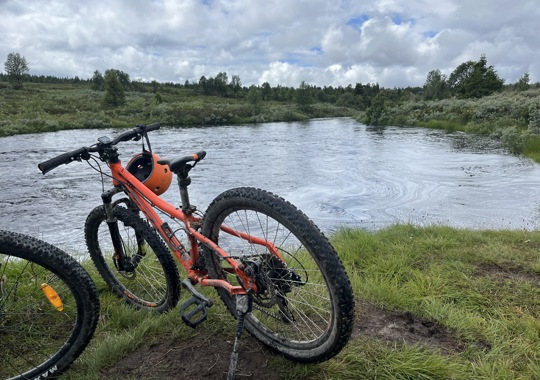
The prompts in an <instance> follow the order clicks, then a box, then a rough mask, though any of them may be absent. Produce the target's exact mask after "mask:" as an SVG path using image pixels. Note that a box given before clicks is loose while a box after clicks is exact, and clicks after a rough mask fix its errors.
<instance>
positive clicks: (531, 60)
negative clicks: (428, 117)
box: [0, 0, 540, 87]
mask: <svg viewBox="0 0 540 380" xmlns="http://www.w3.org/2000/svg"><path fill="white" fill-rule="evenodd" d="M539 16H540V10H539V7H538V6H537V4H536V2H535V1H534V0H523V1H519V2H516V1H510V0H478V1H475V2H470V1H466V0H439V1H438V2H436V3H433V2H432V1H431V0H419V1H414V2H404V1H398V0H366V1H363V2H358V1H354V0H333V1H330V0H311V1H308V0H298V1H289V0H268V1H265V2H264V4H263V3H260V2H253V1H249V0H182V1H175V0H151V1H147V0H108V1H104V0H93V1H91V2H87V1H83V0H73V1H69V0H51V1H46V2H44V1H40V0H7V1H6V0H3V1H2V0H0V19H1V20H2V23H0V35H1V36H2V38H1V39H0V59H3V58H2V57H7V54H9V53H10V52H13V51H16V52H19V53H21V54H22V55H23V56H25V57H26V58H27V60H28V62H29V66H30V71H31V73H33V74H44V75H57V76H62V77H64V76H75V75H77V76H79V77H83V78H85V77H91V76H92V74H93V72H94V71H95V70H100V71H102V72H103V71H104V70H106V69H108V68H117V69H120V70H123V71H125V72H127V73H128V74H130V76H131V77H132V78H139V79H143V80H152V79H156V80H158V81H172V82H180V83H183V82H184V81H185V80H190V81H197V80H198V79H199V78H200V76H202V75H206V76H215V75H216V74H217V73H219V72H226V73H227V74H228V75H229V78H230V77H231V76H232V75H239V76H240V78H241V80H242V83H243V84H244V85H247V86H249V85H251V84H260V83H263V82H269V83H271V84H272V85H277V84H281V85H285V86H295V87H296V86H298V85H299V84H300V83H301V82H302V81H305V82H307V83H310V84H315V85H318V86H347V85H348V84H352V85H353V86H354V85H355V84H356V83H357V82H361V83H379V84H380V85H381V86H385V87H395V86H397V87H404V86H421V85H422V84H423V83H424V81H425V78H426V76H427V73H428V72H429V71H431V70H434V69H439V70H441V71H442V72H443V73H446V74H449V73H450V72H451V71H452V70H454V69H455V67H456V66H457V65H459V64H460V63H462V62H465V61H467V60H471V59H472V60H478V59H479V57H480V56H481V55H482V54H486V57H487V59H488V64H489V65H493V66H494V68H495V70H497V72H498V73H499V75H500V76H501V77H503V78H504V79H505V80H506V82H507V83H513V82H515V81H516V80H517V78H519V77H520V76H521V75H522V74H523V73H525V72H529V73H530V76H531V80H532V81H534V82H536V81H540V67H539V65H538V64H537V62H540V39H539V38H538V36H537V35H536V31H537V30H538V28H537V26H536V25H537V22H538V21H537V20H538V19H539Z"/></svg>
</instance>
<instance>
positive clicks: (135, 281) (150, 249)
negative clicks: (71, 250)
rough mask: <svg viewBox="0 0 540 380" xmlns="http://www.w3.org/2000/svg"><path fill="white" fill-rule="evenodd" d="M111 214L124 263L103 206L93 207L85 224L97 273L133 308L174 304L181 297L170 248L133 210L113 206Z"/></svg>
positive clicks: (163, 307) (161, 309) (162, 308)
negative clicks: (115, 244)
mask: <svg viewBox="0 0 540 380" xmlns="http://www.w3.org/2000/svg"><path fill="white" fill-rule="evenodd" d="M113 216H114V218H115V219H116V225H117V227H118V233H119V238H120V240H121V243H122V247H123V251H124V255H125V257H124V258H123V260H124V261H123V263H124V264H121V263H120V262H119V259H118V258H116V257H115V253H114V249H113V247H112V238H111V233H110V231H109V226H108V225H107V216H106V215H105V207H103V206H98V207H96V208H95V209H93V210H92V212H90V214H89V215H88V217H87V218H86V223H85V225H84V235H85V239H86V245H87V247H88V252H89V253H90V257H91V258H92V261H94V264H95V265H96V268H97V269H98V271H99V273H100V274H101V276H102V277H103V279H104V280H105V282H106V283H107V285H109V287H110V288H111V289H112V290H113V292H114V293H116V295H117V296H118V297H120V298H123V299H124V300H125V301H127V302H128V303H129V304H130V305H132V306H134V307H136V308H139V309H150V310H156V311H158V312H165V311H167V310H170V309H172V308H174V307H175V306H176V304H177V302H178V299H179V298H180V286H179V278H178V269H177V268H176V264H175V262H174V260H173V257H172V255H171V254H170V252H169V250H168V249H167V247H166V246H165V244H164V243H163V242H162V240H161V239H160V237H159V235H157V233H156V232H155V231H154V230H153V229H151V228H150V226H149V225H148V224H147V223H146V222H145V221H144V220H142V219H141V218H140V217H139V216H138V215H136V214H135V213H134V212H132V211H130V210H127V209H125V208H123V207H120V206H116V207H114V208H113ZM122 265H124V266H125V267H124V268H122Z"/></svg>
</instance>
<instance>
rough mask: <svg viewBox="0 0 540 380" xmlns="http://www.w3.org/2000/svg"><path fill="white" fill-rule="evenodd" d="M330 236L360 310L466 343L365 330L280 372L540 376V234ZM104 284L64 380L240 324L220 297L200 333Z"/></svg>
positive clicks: (290, 375)
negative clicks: (158, 345)
mask: <svg viewBox="0 0 540 380" xmlns="http://www.w3.org/2000/svg"><path fill="white" fill-rule="evenodd" d="M331 240H332V242H333V244H334V246H335V247H336V249H337V251H338V253H339V255H340V257H341V258H342V260H343V262H344V264H345V267H346V269H347V271H348V274H349V276H350V278H351V282H352V284H353V288H354V291H355V295H356V298H357V301H358V302H357V305H358V306H359V308H361V307H362V305H365V304H366V303H369V304H372V305H377V307H378V308H381V309H383V310H388V311H389V312H390V311H394V312H408V313H412V314H413V315H414V316H416V317H418V318H423V319H424V320H428V321H432V322H433V323H437V324H439V325H440V326H444V327H445V328H446V329H447V331H448V333H449V334H450V335H451V337H452V339H455V340H456V341H457V342H459V343H460V345H461V347H462V349H461V350H457V351H456V350H453V351H452V350H450V351H448V350H446V351H445V350H441V349H437V348H433V347H432V346H429V345H427V344H423V343H422V340H420V343H416V344H412V343H407V342H406V341H394V342H387V341H385V340H384V339H380V338H377V337H375V336H370V335H369V334H367V333H366V332H364V331H362V330H359V329H358V327H357V328H356V330H355V331H356V332H355V335H354V336H355V337H354V338H353V339H352V340H351V341H350V343H349V344H348V345H347V346H346V347H345V349H344V351H343V352H342V353H341V354H339V355H338V356H337V357H336V358H334V359H332V360H330V361H327V362H324V363H321V364H314V365H307V364H298V363H292V362H290V361H288V360H286V359H283V358H281V357H279V356H276V357H272V358H271V360H270V368H269V370H271V371H272V372H275V373H280V374H282V378H283V379H306V380H307V379H389V380H390V379H486V380H488V379H490V380H491V379H535V378H539V377H540V366H539V365H538V363H540V231H468V230H460V229H454V228H449V227H444V226H433V227H424V228H419V227H415V226H411V225H397V226H392V227H389V228H386V229H384V230H381V231H378V232H366V231H362V230H357V229H343V230H340V231H338V232H337V233H335V235H334V236H332V239H331ZM93 276H94V277H95V273H93ZM96 280H97V283H98V287H99V288H100V291H101V293H102V304H103V306H102V310H103V314H102V321H101V324H100V327H99V331H98V333H97V336H96V338H95V339H94V341H93V343H92V345H91V347H90V349H89V350H87V352H85V353H84V354H83V357H82V358H81V359H80V360H79V361H78V362H77V363H76V364H75V365H74V366H72V368H71V369H70V370H69V371H68V372H67V373H66V374H65V375H64V377H63V378H65V379H68V378H69V379H98V378H100V370H102V369H103V368H106V367H107V366H110V365H114V363H115V362H116V361H117V360H118V359H119V358H121V357H125V356H127V355H130V353H131V352H133V351H134V350H137V349H138V348H139V347H141V346H144V345H146V346H148V344H151V343H152V342H157V341H159V340H163V339H172V338H178V339H181V340H183V339H188V338H189V337H192V336H194V334H203V335H207V336H214V337H215V336H218V337H222V339H229V340H230V339H231V337H232V336H233V331H234V326H235V323H234V321H233V320H232V318H230V316H229V315H228V313H227V311H226V310H224V308H223V307H222V306H221V305H220V303H219V302H216V305H215V307H213V308H212V309H211V310H210V317H209V320H208V321H207V322H205V325H204V330H196V331H193V330H191V329H188V328H187V327H185V326H184V325H183V324H182V323H181V321H180V319H179V316H178V315H177V313H176V312H171V313H168V314H165V315H153V314H147V313H141V312H137V311H134V310H132V309H130V308H128V307H127V306H124V305H122V304H121V302H120V301H119V300H117V299H116V298H114V297H111V296H110V294H109V293H108V292H107V291H106V289H105V286H104V284H103V282H102V281H101V280H100V279H99V278H96ZM209 290H210V289H209ZM210 294H212V293H210ZM361 312H362V310H358V313H361ZM193 349H198V348H195V347H194V348H193ZM240 355H242V353H240ZM268 355H270V354H268Z"/></svg>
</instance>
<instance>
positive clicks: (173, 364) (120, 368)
mask: <svg viewBox="0 0 540 380" xmlns="http://www.w3.org/2000/svg"><path fill="white" fill-rule="evenodd" d="M356 310H357V315H356V320H355V327H354V331H353V336H352V339H354V338H357V337H360V336H363V337H369V338H373V339H378V340H380V341H383V342H387V343H389V344H395V343H398V344H402V343H408V344H422V345H425V346H427V347H429V348H432V349H433V350H437V351H439V352H442V353H447V354H454V353H459V352H461V351H462V350H463V349H464V348H465V346H464V343H463V342H460V341H459V340H457V339H456V338H455V337H454V334H452V332H451V331H449V330H448V329H447V328H446V327H444V326H441V325H439V324H437V323H435V322H432V321H428V320H423V319H421V318H418V317H415V316H414V315H413V314H411V313H400V312H389V311H385V310H383V309H380V308H378V307H376V306H374V305H371V304H369V303H367V302H362V301H357V306H356ZM232 339H233V337H231V340H229V341H224V340H223V339H222V338H220V337H216V336H207V337H206V339H204V340H202V341H201V338H200V336H198V337H196V338H192V339H189V340H179V341H174V340H171V341H163V342H161V343H158V344H153V345H147V346H143V347H141V348H140V349H138V350H137V351H135V352H134V353H132V354H131V355H130V356H128V357H126V358H124V359H122V360H120V361H119V362H118V363H116V365H115V366H114V367H111V368H108V369H107V370H105V371H104V372H103V373H102V375H103V377H102V378H103V379H107V380H112V379H179V378H182V379H191V380H197V379H207V380H213V379H219V380H222V379H225V378H226V377H227V370H228V366H229V355H230V352H231V351H232V346H233V340H232ZM209 351H210V352H209ZM272 355H274V354H273V353H271V352H270V351H268V350H267V349H266V348H265V347H264V346H262V345H261V344H259V343H258V342H257V341H256V340H255V339H254V338H252V337H251V336H249V334H247V333H245V334H244V335H243V336H242V346H241V349H240V355H239V362H238V368H237V371H236V379H237V380H241V379H268V380H279V379H281V378H280V377H279V374H278V373H275V372H273V371H272V370H270V369H269V368H268V360H269V358H270V357H271V356H272ZM179 356H181V357H182V360H178V358H179Z"/></svg>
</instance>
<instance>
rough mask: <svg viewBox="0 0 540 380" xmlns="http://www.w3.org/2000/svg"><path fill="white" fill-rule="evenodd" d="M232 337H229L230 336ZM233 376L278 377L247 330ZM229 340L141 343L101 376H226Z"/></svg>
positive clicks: (211, 379)
mask: <svg viewBox="0 0 540 380" xmlns="http://www.w3.org/2000/svg"><path fill="white" fill-rule="evenodd" d="M231 338H232V337H231ZM241 343H242V344H241V347H240V355H239V358H238V368H237V370H236V379H237V380H241V379H270V380H279V379H280V377H279V376H278V374H277V373H275V371H274V372H273V371H272V370H271V369H269V368H268V361H269V358H270V357H271V355H272V354H271V353H270V352H269V351H267V350H266V349H265V348H263V347H262V346H261V345H260V344H259V343H258V342H257V341H256V340H255V339H254V338H252V337H251V336H249V335H248V334H247V333H246V334H245V335H243V336H242V340H241ZM232 347H233V341H232V339H231V341H226V340H224V339H223V338H221V339H220V337H217V336H207V337H204V338H201V336H197V337H195V338H191V339H188V340H179V341H174V340H173V341H165V342H162V343H159V344H154V345H149V346H143V347H141V348H140V349H138V350H137V351H135V352H133V353H131V355H130V356H128V357H126V358H124V359H122V360H120V361H118V362H117V363H116V364H115V366H114V367H110V368H108V369H107V370H105V371H103V372H102V377H101V378H102V379H110V380H112V379H126V378H129V379H141V380H142V379H144V380H147V379H155V380H157V379H160V380H161V379H179V378H182V379H191V380H197V379H206V380H214V379H219V380H223V379H226V378H227V371H228V369H229V359H230V354H231V352H232Z"/></svg>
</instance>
